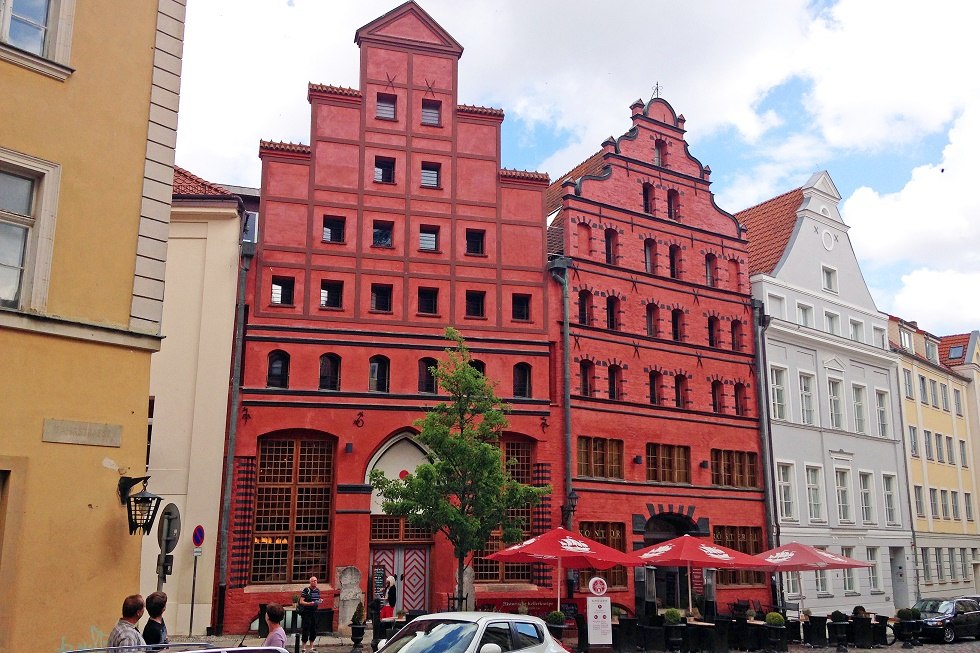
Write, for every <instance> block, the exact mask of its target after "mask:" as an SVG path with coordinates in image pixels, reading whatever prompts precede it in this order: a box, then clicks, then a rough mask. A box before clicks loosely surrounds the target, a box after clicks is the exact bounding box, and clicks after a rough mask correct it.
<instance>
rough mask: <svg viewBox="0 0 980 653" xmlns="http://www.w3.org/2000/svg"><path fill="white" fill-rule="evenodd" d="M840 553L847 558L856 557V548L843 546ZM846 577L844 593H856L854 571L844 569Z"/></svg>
mask: <svg viewBox="0 0 980 653" xmlns="http://www.w3.org/2000/svg"><path fill="white" fill-rule="evenodd" d="M840 553H841V555H842V556H844V557H845V558H853V557H854V547H853V546H842V547H841V548H840ZM842 571H843V572H844V573H843V576H844V591H845V592H855V591H857V587H856V586H855V584H854V570H853V569H843V570H842Z"/></svg>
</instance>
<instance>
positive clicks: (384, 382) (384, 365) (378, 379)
mask: <svg viewBox="0 0 980 653" xmlns="http://www.w3.org/2000/svg"><path fill="white" fill-rule="evenodd" d="M368 363H369V376H368V390H370V391H371V392H389V391H390V387H391V386H390V377H389V375H390V373H391V370H390V367H389V366H390V363H389V361H388V359H387V358H386V357H385V356H372V357H371V360H370V361H368Z"/></svg>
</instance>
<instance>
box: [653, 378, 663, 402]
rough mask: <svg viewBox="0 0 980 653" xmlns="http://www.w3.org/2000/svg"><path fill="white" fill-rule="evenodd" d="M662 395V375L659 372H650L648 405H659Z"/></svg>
mask: <svg viewBox="0 0 980 653" xmlns="http://www.w3.org/2000/svg"><path fill="white" fill-rule="evenodd" d="M662 394H663V375H662V374H661V373H660V372H650V403H651V404H653V405H654V406H659V405H660V399H661V396H662Z"/></svg>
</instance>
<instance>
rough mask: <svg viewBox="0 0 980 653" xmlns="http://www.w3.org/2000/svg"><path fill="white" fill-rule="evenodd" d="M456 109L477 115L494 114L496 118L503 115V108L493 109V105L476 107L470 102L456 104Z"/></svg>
mask: <svg viewBox="0 0 980 653" xmlns="http://www.w3.org/2000/svg"><path fill="white" fill-rule="evenodd" d="M456 111H459V112H462V113H473V114H476V115H478V116H495V117H498V118H503V117H504V110H503V109H494V108H493V107H477V106H473V105H472V104H460V105H457V106H456Z"/></svg>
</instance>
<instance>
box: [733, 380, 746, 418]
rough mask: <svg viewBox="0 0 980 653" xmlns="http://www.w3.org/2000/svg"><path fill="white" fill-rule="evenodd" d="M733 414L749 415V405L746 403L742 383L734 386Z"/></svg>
mask: <svg viewBox="0 0 980 653" xmlns="http://www.w3.org/2000/svg"><path fill="white" fill-rule="evenodd" d="M735 414H736V415H743V416H744V415H748V414H749V405H748V403H747V402H746V394H745V384H744V383H736V384H735Z"/></svg>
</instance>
